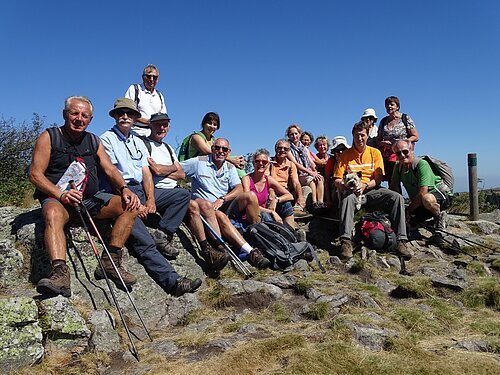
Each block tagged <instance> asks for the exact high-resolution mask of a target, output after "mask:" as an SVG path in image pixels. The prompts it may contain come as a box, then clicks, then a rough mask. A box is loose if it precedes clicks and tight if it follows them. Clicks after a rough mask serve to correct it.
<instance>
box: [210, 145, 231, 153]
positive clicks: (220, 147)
mask: <svg viewBox="0 0 500 375" xmlns="http://www.w3.org/2000/svg"><path fill="white" fill-rule="evenodd" d="M212 150H215V151H219V150H222V151H223V152H228V151H229V147H225V146H219V145H213V146H212Z"/></svg>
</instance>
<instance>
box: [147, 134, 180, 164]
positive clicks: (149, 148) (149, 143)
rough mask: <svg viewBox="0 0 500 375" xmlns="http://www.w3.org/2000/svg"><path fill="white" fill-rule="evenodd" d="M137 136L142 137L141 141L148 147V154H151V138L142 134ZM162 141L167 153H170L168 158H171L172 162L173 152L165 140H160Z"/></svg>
mask: <svg viewBox="0 0 500 375" xmlns="http://www.w3.org/2000/svg"><path fill="white" fill-rule="evenodd" d="M139 138H140V139H142V141H143V142H144V145H145V146H146V148H147V149H148V152H149V156H151V142H153V141H152V140H151V139H149V138H148V137H144V136H142V135H140V136H139ZM162 143H163V144H164V145H165V147H166V149H167V150H168V153H169V154H170V160H172V164H174V163H175V159H174V154H173V153H172V149H171V148H170V146H169V145H168V144H166V143H165V142H162Z"/></svg>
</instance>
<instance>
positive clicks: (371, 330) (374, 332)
mask: <svg viewBox="0 0 500 375" xmlns="http://www.w3.org/2000/svg"><path fill="white" fill-rule="evenodd" d="M346 324H347V325H348V326H350V327H351V329H352V331H353V333H354V340H355V342H356V343H358V344H359V345H361V346H363V347H364V348H366V349H368V350H371V351H380V350H382V349H383V348H384V345H385V343H386V342H387V339H388V338H389V337H398V336H399V335H398V333H397V332H396V331H393V330H391V329H385V328H378V327H374V326H363V325H360V324H358V323H354V322H347V323H346Z"/></svg>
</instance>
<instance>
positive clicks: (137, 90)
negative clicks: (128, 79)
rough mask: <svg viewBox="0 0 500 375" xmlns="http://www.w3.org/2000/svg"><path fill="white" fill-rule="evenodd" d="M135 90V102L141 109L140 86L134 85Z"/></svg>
mask: <svg viewBox="0 0 500 375" xmlns="http://www.w3.org/2000/svg"><path fill="white" fill-rule="evenodd" d="M134 88H135V96H134V102H135V105H136V106H137V107H139V100H140V99H139V85H138V84H137V83H136V84H135V85H134Z"/></svg>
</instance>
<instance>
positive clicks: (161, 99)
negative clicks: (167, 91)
mask: <svg viewBox="0 0 500 375" xmlns="http://www.w3.org/2000/svg"><path fill="white" fill-rule="evenodd" d="M155 90H156V89H155ZM156 92H157V93H158V96H159V97H160V102H161V106H162V107H163V94H162V93H161V92H160V90H156Z"/></svg>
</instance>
